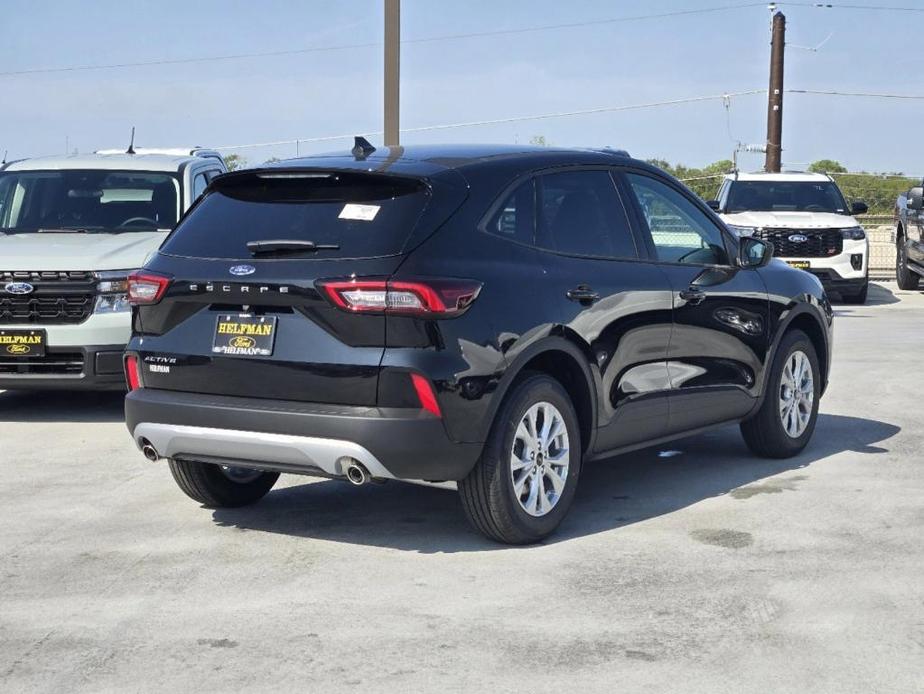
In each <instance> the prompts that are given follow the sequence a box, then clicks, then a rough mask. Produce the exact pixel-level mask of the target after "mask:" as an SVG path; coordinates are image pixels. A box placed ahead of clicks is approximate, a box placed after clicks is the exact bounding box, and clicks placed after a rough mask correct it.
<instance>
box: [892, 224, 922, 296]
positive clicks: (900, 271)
mask: <svg viewBox="0 0 924 694" xmlns="http://www.w3.org/2000/svg"><path fill="white" fill-rule="evenodd" d="M895 279H896V280H898V288H899V289H910V290H914V289H917V288H918V284H920V282H921V276H920V275H918V274H917V273H915V272H912V271H911V270H910V269H909V268H908V251H907V249H906V248H905V239H904V238H903V237H901V236H899V237H898V249H897V251H896V257H895Z"/></svg>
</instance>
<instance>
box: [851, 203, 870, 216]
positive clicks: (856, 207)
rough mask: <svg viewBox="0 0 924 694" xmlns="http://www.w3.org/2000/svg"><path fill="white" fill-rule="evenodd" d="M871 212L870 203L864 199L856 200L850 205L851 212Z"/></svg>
mask: <svg viewBox="0 0 924 694" xmlns="http://www.w3.org/2000/svg"><path fill="white" fill-rule="evenodd" d="M867 212H869V205H867V204H866V202H865V201H863V200H854V202H853V204H852V205H851V206H850V214H866V213H867Z"/></svg>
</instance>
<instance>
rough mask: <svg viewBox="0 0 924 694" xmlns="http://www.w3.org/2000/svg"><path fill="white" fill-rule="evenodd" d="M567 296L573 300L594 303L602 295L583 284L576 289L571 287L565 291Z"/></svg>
mask: <svg viewBox="0 0 924 694" xmlns="http://www.w3.org/2000/svg"><path fill="white" fill-rule="evenodd" d="M565 296H567V297H568V298H569V299H570V300H571V301H578V302H580V303H582V304H592V303H594V302H595V301H599V300H600V295H599V294H597V292H595V291H594V290H593V289H591V288H590V287H588V286H587V285H586V284H581V285H578V286H577V287H575V288H574V289H569V290H568V291H567V292H565Z"/></svg>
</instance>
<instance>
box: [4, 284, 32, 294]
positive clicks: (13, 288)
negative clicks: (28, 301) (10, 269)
mask: <svg viewBox="0 0 924 694" xmlns="http://www.w3.org/2000/svg"><path fill="white" fill-rule="evenodd" d="M3 291H5V292H6V293H7V294H20V295H22V294H31V293H32V292H33V291H35V287H33V286H32V285H31V284H29V283H28V282H7V283H6V284H4V285H3Z"/></svg>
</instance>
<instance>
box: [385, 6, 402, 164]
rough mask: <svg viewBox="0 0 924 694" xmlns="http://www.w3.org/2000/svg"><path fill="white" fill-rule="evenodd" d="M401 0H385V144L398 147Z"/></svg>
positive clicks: (399, 142)
mask: <svg viewBox="0 0 924 694" xmlns="http://www.w3.org/2000/svg"><path fill="white" fill-rule="evenodd" d="M400 85H401V0H385V124H384V125H385V127H384V130H385V146H386V147H398V146H400V144H401V141H400V135H399V118H400V109H401V87H400Z"/></svg>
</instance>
